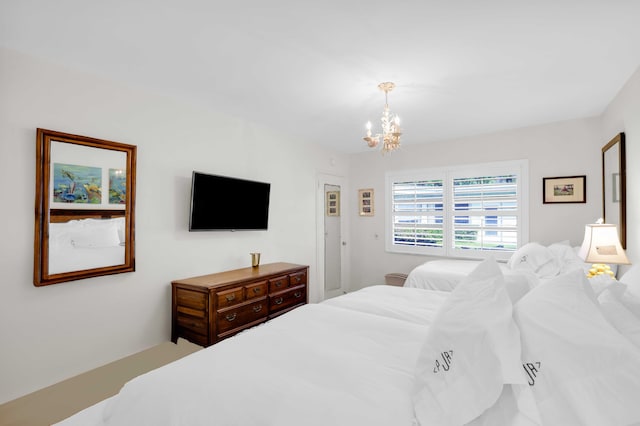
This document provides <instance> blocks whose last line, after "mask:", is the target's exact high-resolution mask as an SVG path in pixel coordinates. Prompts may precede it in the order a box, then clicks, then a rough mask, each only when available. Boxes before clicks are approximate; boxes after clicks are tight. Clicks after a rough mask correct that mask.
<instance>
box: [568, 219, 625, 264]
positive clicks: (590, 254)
mask: <svg viewBox="0 0 640 426" xmlns="http://www.w3.org/2000/svg"><path fill="white" fill-rule="evenodd" d="M578 255H579V256H580V257H581V258H583V259H584V261H585V262H590V263H612V264H625V265H628V264H629V259H627V255H626V254H625V253H624V250H623V248H622V244H620V238H618V228H617V227H616V225H611V224H606V223H603V224H591V225H586V226H585V227H584V241H583V242H582V247H580V252H579V253H578Z"/></svg>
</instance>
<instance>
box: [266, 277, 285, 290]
mask: <svg viewBox="0 0 640 426" xmlns="http://www.w3.org/2000/svg"><path fill="white" fill-rule="evenodd" d="M287 288H289V275H283V276H281V277H276V278H272V279H270V280H269V293H276V292H279V291H282V290H286V289H287Z"/></svg>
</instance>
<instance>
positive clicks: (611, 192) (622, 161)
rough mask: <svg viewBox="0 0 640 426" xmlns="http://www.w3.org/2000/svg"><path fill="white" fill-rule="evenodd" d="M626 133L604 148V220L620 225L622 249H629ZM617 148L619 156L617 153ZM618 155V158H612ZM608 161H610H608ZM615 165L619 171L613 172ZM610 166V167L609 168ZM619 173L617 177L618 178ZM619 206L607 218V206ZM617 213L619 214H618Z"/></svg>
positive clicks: (617, 136) (619, 233) (612, 140)
mask: <svg viewBox="0 0 640 426" xmlns="http://www.w3.org/2000/svg"><path fill="white" fill-rule="evenodd" d="M624 140H625V138H624V133H619V134H618V135H616V137H614V138H613V139H611V140H610V141H609V142H608V143H607V144H606V145H605V146H603V147H602V218H603V219H604V223H611V224H615V225H618V235H619V236H620V243H621V244H622V248H625V249H626V248H627V173H626V162H627V160H626V152H625V141H624ZM615 148H617V155H616V153H615ZM611 155H616V157H613V158H612V157H610V156H611ZM607 159H608V160H609V161H607ZM611 164H615V165H616V167H615V168H617V170H611V166H610V165H611ZM608 165H609V166H608ZM616 172H617V176H616ZM614 204H618V209H616V210H618V211H617V212H611V208H610V209H609V212H610V214H609V217H607V205H609V206H610V207H611V206H614ZM616 213H617V214H616Z"/></svg>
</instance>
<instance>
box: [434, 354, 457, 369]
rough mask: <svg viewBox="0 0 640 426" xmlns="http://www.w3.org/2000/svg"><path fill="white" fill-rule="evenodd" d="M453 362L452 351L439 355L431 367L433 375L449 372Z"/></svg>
mask: <svg viewBox="0 0 640 426" xmlns="http://www.w3.org/2000/svg"><path fill="white" fill-rule="evenodd" d="M452 361H453V350H449V351H445V352H441V353H440V358H438V359H436V362H435V365H434V367H433V374H437V373H439V372H441V371H449V368H451V362H452Z"/></svg>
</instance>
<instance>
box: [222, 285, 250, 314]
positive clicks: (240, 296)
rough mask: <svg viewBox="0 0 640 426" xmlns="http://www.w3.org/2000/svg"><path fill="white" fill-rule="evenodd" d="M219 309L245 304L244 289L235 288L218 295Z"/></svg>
mask: <svg viewBox="0 0 640 426" xmlns="http://www.w3.org/2000/svg"><path fill="white" fill-rule="evenodd" d="M216 297H217V298H218V309H220V308H224V307H227V306H233V305H237V304H238V303H242V302H244V287H235V288H232V289H230V290H224V291H220V292H218V293H217V294H216Z"/></svg>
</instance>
